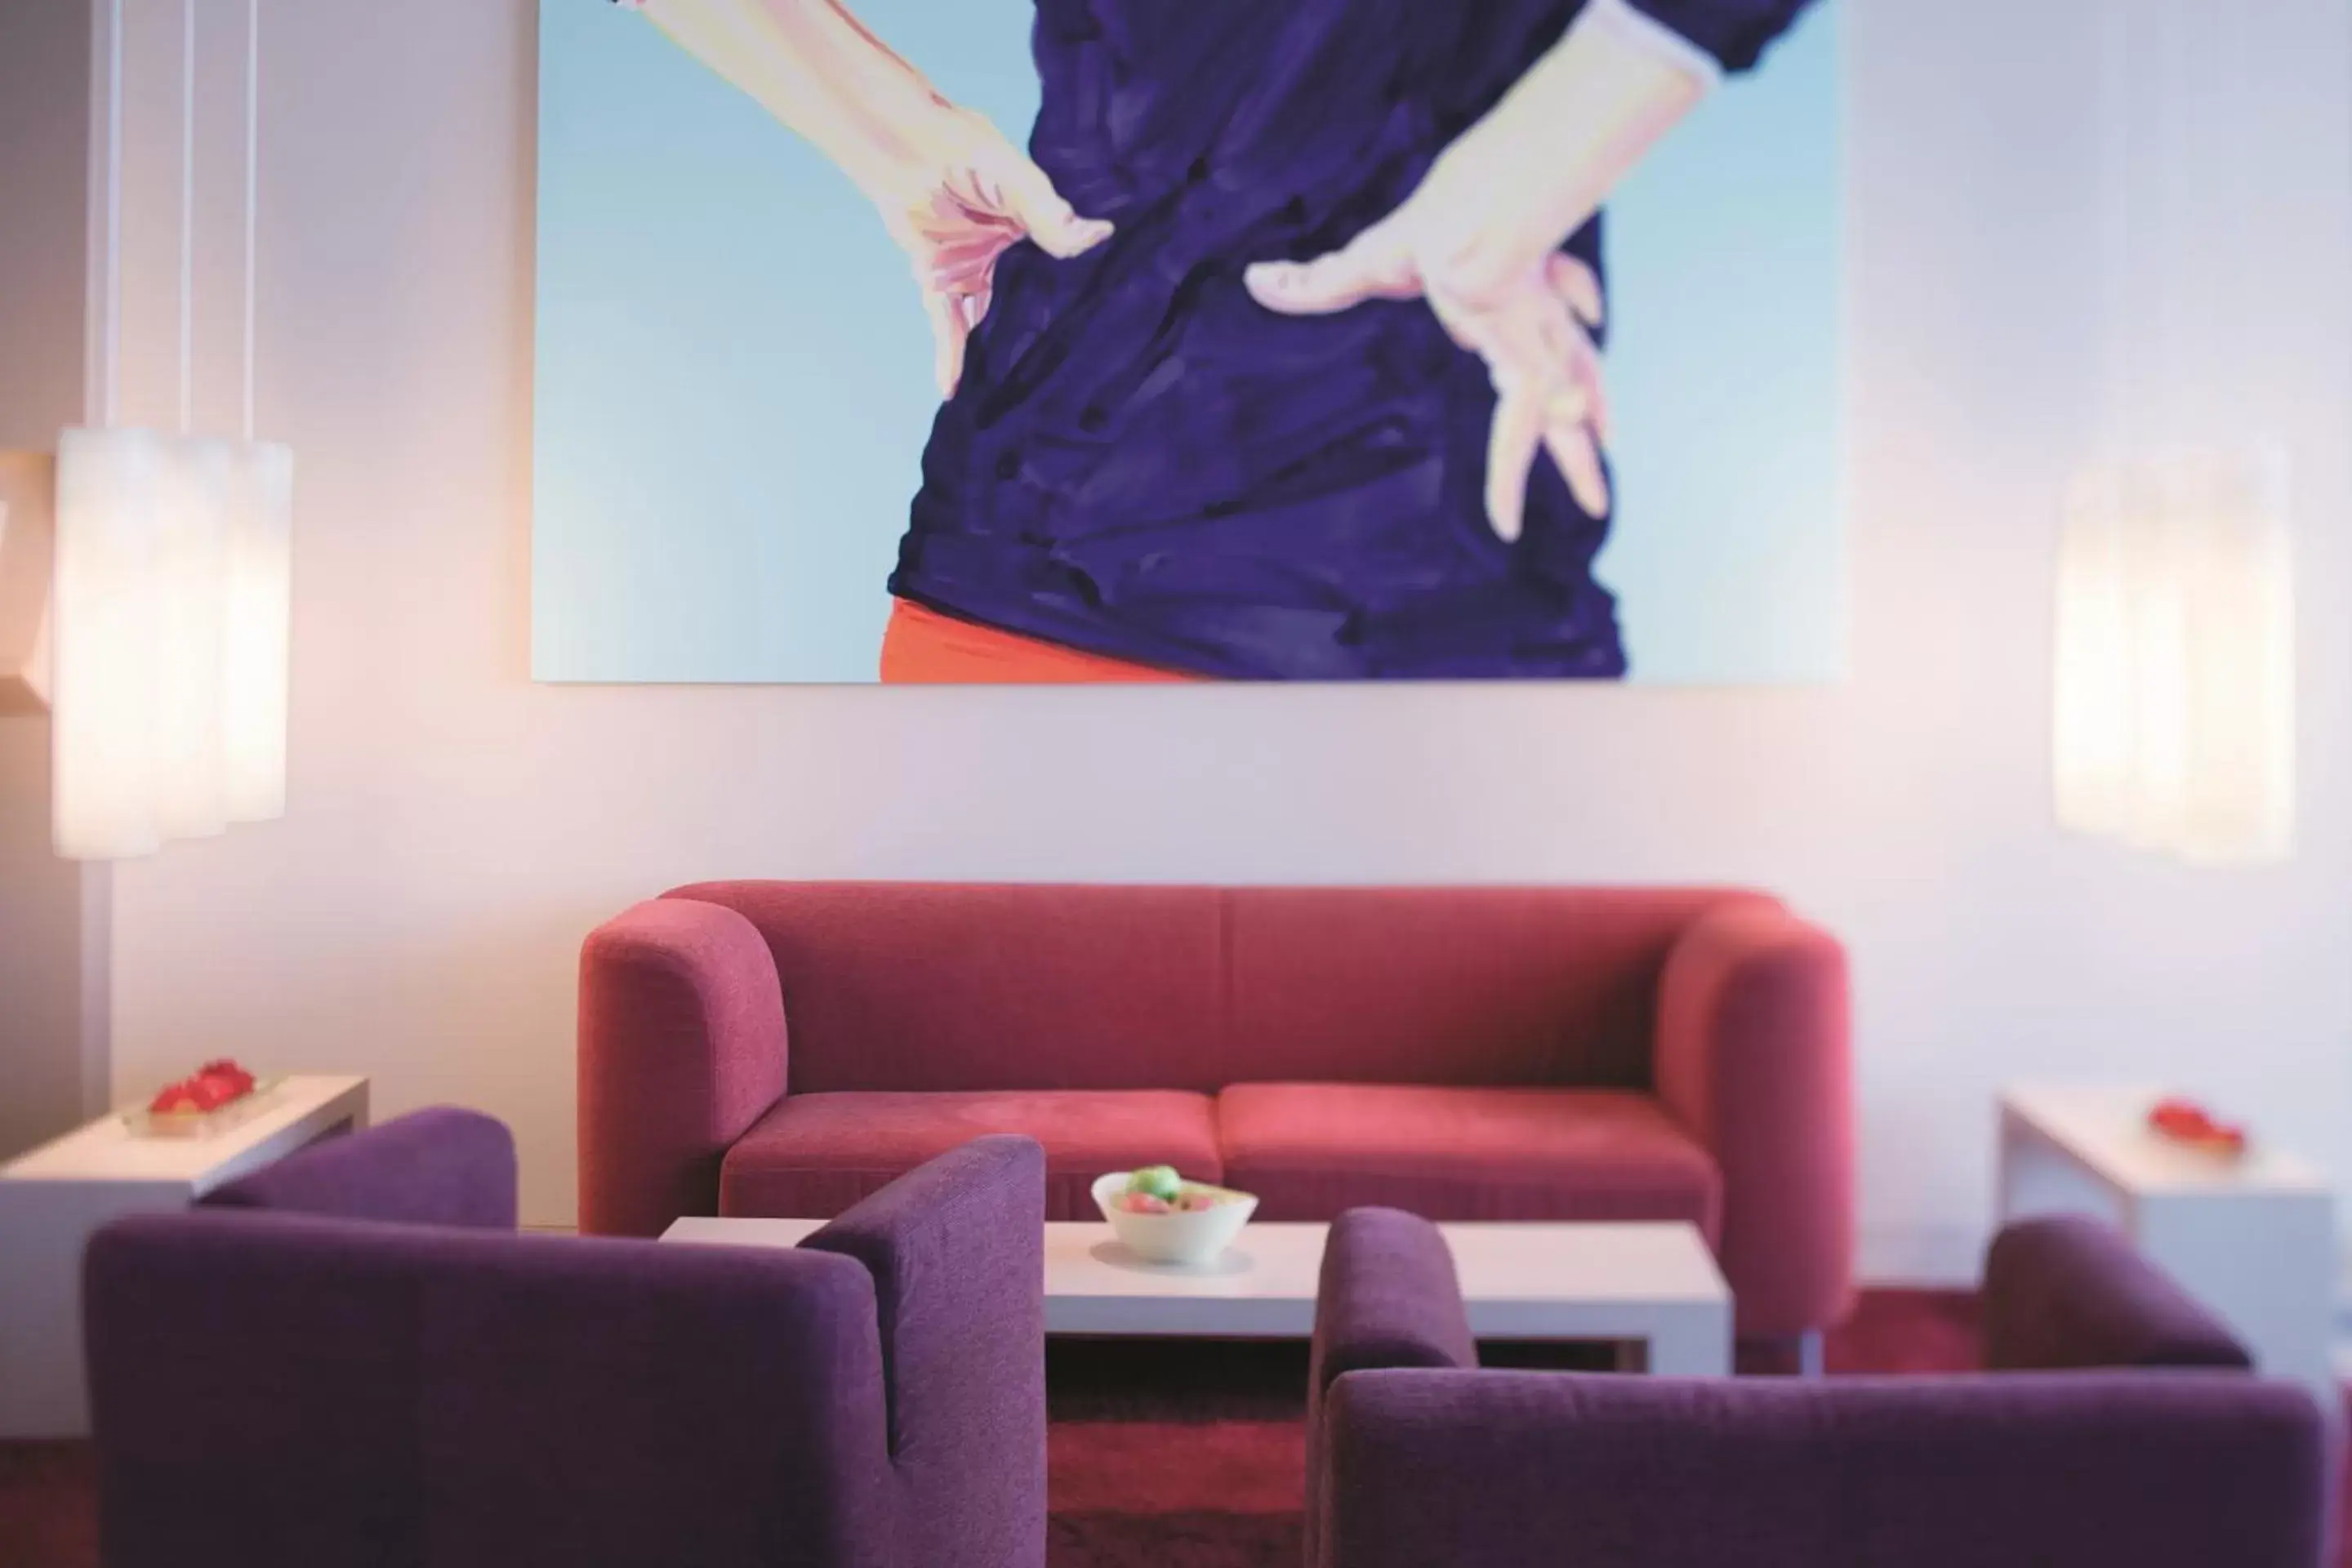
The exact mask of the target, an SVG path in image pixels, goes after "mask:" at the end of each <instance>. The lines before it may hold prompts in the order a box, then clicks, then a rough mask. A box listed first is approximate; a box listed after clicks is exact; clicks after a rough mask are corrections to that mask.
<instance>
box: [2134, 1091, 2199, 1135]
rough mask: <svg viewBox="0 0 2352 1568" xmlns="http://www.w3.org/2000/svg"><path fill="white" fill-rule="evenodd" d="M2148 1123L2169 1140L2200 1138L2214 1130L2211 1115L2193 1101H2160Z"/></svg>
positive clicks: (2149, 1114)
mask: <svg viewBox="0 0 2352 1568" xmlns="http://www.w3.org/2000/svg"><path fill="white" fill-rule="evenodd" d="M2147 1123H2148V1125H2149V1126H2151V1127H2153V1128H2155V1129H2156V1130H2157V1131H2158V1132H2161V1133H2163V1134H2164V1135H2165V1136H2166V1137H2168V1138H2184V1139H2193V1138H2199V1137H2202V1136H2203V1135H2205V1134H2206V1133H2208V1132H2210V1131H2212V1130H2213V1118H2212V1115H2211V1113H2210V1112H2209V1111H2207V1110H2206V1109H2205V1108H2204V1107H2203V1106H2201V1105H2200V1104H2198V1103H2197V1102H2196V1101H2195V1100H2160V1101H2158V1104H2157V1107H2156V1109H2155V1110H2151V1111H2149V1112H2148V1113H2147Z"/></svg>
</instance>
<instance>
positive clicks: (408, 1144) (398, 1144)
mask: <svg viewBox="0 0 2352 1568" xmlns="http://www.w3.org/2000/svg"><path fill="white" fill-rule="evenodd" d="M202 1202H203V1203H204V1205H205V1206H207V1207H212V1208H246V1209H270V1210H275V1211H277V1212H279V1213H285V1214H309V1215H326V1216H329V1217H332V1218H339V1219H368V1220H383V1221H391V1222H394V1223H396V1224H402V1225H441V1226H460V1227H463V1228H467V1229H476V1230H512V1229H513V1228H514V1227H515V1146H514V1134H513V1133H511V1132H509V1131H507V1128H506V1123H504V1122H502V1121H499V1120H498V1118H496V1117H494V1116H484V1115H482V1114H481V1113H480V1112H478V1111H473V1110H458V1109H457V1108H456V1107H455V1106H436V1107H434V1108H432V1109H429V1110H418V1111H414V1112H412V1113H410V1114H409V1115H406V1116H403V1117H399V1118H397V1119H395V1120H394V1121H387V1122H384V1123H383V1124H382V1125H381V1126H376V1127H370V1128H367V1129H365V1130H363V1131H358V1132H352V1133H349V1134H345V1135H339V1136H336V1137H331V1138H326V1139H322V1140H320V1142H316V1143H312V1144H310V1145H309V1146H308V1147H306V1148H302V1149H298V1150H296V1151H295V1152H293V1153H291V1154H289V1155H288V1156H286V1158H284V1159H283V1160H280V1161H278V1163H276V1164H273V1165H265V1166H263V1167H262V1168H261V1169H260V1170H258V1171H256V1172H254V1173H251V1174H250V1175H246V1176H240V1177H238V1178H237V1179H236V1180H235V1181H233V1182H228V1183H226V1184H223V1185H221V1186H219V1187H216V1188H215V1189H214V1190H213V1191H212V1192H210V1193H207V1194H205V1196H204V1198H203V1200H202Z"/></svg>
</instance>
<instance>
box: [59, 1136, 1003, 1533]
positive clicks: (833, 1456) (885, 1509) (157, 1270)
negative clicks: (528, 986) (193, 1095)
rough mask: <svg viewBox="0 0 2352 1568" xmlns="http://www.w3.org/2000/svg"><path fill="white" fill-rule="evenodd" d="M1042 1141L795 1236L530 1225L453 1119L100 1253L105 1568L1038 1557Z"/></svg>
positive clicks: (129, 1224)
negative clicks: (768, 1244) (634, 1232)
mask: <svg viewBox="0 0 2352 1568" xmlns="http://www.w3.org/2000/svg"><path fill="white" fill-rule="evenodd" d="M1044 1212H1045V1167H1044V1161H1043V1158H1042V1155H1041V1153H1040V1152H1039V1150H1038V1148H1037V1146H1036V1145H1035V1144H1034V1143H1032V1142H1028V1141H1026V1140H1024V1139H1017V1138H988V1139H982V1140H980V1141H979V1142H973V1143H970V1144H967V1145H965V1146H963V1147H961V1148H960V1149H957V1150H954V1151H953V1152H950V1153H948V1154H945V1155H942V1156H940V1157H939V1158H937V1159H935V1160H932V1161H931V1162H929V1163H928V1164H925V1165H923V1166H921V1167H919V1169H917V1170H915V1171H913V1172H911V1173H908V1175H906V1176H904V1177H902V1178H900V1179H899V1180H898V1181H897V1182H895V1183H893V1184H890V1185H889V1186H887V1187H886V1188H884V1189H883V1190H882V1191H880V1192H878V1193H877V1194H874V1195H873V1196H871V1197H869V1198H867V1199H866V1200H865V1201H864V1202H863V1203H861V1204H859V1205H856V1206H855V1207H854V1208H852V1209H850V1210H849V1211H848V1212H847V1213H845V1214H844V1215H842V1216H841V1217H840V1218H839V1219H837V1220H835V1222H834V1223H833V1224H831V1225H829V1226H826V1227H825V1229H824V1230H823V1231H821V1232H819V1233H818V1234H817V1235H815V1236H814V1237H810V1238H809V1240H808V1241H807V1242H806V1243H805V1244H804V1245H803V1247H800V1248H798V1249H793V1250H755V1249H751V1248H737V1247H695V1246H682V1245H677V1244H669V1245H664V1244H659V1243H655V1242H649V1241H636V1240H610V1239H602V1238H581V1237H551V1236H519V1235H516V1234H514V1233H513V1224H514V1152H513V1146H512V1143H511V1142H510V1140H509V1137H508V1134H507V1131H506V1129H505V1128H504V1127H502V1126H500V1125H499V1123H498V1122H496V1121H491V1120H489V1119H488V1118H486V1117H481V1116H476V1115H473V1114H470V1113H468V1112H464V1111H457V1110H431V1111H424V1112H419V1113H418V1114H416V1115H414V1116H410V1117H405V1118H403V1119H402V1120H400V1121H393V1122H388V1123H386V1124H384V1125H383V1126H381V1127H378V1128H375V1129H373V1130H372V1131H364V1132H360V1133H355V1134H353V1135H352V1136H351V1137H348V1138H342V1139H337V1140H333V1141H331V1142H326V1143H321V1144H320V1145H317V1146H315V1147H314V1148H312V1149H310V1150H308V1151H305V1152H302V1153H299V1154H297V1155H295V1156H293V1157H291V1158H289V1159H288V1160H287V1161H285V1162H284V1163H280V1164H278V1165H277V1166H274V1167H272V1168H271V1169H269V1170H268V1171H265V1172H262V1173H258V1174H257V1175H254V1176H252V1177H248V1178H247V1179H246V1180H244V1181H242V1182H239V1183H236V1184H232V1185H231V1186H229V1187H226V1188H225V1189H223V1190H222V1191H221V1192H220V1193H218V1194H215V1199H214V1201H213V1203H212V1205H209V1206H208V1207H207V1208H206V1209H203V1210H199V1211H196V1212H194V1213H189V1214H181V1215H152V1216H141V1217H137V1218H133V1219H126V1220H122V1221H120V1222H117V1223H116V1224H113V1225H110V1226H107V1227H106V1228H105V1229H103V1230H101V1231H100V1233H99V1234H98V1235H97V1236H96V1237H94V1238H92V1240H91V1243H90V1247H89V1254H88V1258H87V1260H86V1264H85V1310H86V1313H87V1317H88V1353H89V1370H90V1392H91V1405H92V1420H93V1427H94V1437H95V1440H96V1446H97V1450H98V1466H99V1489H100V1528H101V1532H102V1539H103V1544H104V1549H105V1555H106V1561H107V1563H109V1565H110V1568H149V1565H151V1564H152V1565H155V1568H162V1565H165V1564H169V1565H171V1568H213V1565H215V1564H219V1565H223V1568H226V1565H227V1564H231V1563H235V1564H239V1565H241V1568H247V1565H249V1568H294V1565H296V1564H304V1565H309V1564H318V1563H369V1564H380V1565H386V1568H391V1565H400V1568H411V1565H413V1568H475V1565H480V1568H490V1565H492V1564H509V1563H564V1564H567V1565H572V1564H586V1565H591V1568H593V1565H597V1564H613V1565H615V1568H617V1565H620V1564H632V1565H635V1564H644V1563H696V1564H709V1565H727V1568H734V1565H741V1568H754V1565H757V1568H784V1565H793V1568H800V1565H807V1568H819V1565H822V1568H917V1565H920V1568H1039V1565H1040V1564H1042V1563H1043V1562H1044V1559H1045V1369H1044V1352H1045V1339H1044V1312H1043V1301H1042V1280H1043V1277H1044V1265H1043V1260H1042V1258H1041V1257H1040V1255H1039V1248H1040V1245H1041V1240H1042V1232H1041V1227H1040V1220H1041V1218H1042V1216H1043V1214H1044Z"/></svg>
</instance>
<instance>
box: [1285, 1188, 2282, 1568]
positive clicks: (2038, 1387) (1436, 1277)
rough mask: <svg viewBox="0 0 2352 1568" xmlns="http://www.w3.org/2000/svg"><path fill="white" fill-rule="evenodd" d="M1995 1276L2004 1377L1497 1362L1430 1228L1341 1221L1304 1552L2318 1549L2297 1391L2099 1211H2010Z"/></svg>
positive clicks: (1940, 1562) (1807, 1559) (2247, 1559)
mask: <svg viewBox="0 0 2352 1568" xmlns="http://www.w3.org/2000/svg"><path fill="white" fill-rule="evenodd" d="M1986 1294H1987V1305H1986V1318H1987V1323H1988V1345H1987V1351H1988V1361H1989V1363H1990V1365H1991V1366H1992V1367H1993V1368H1995V1369H1996V1370H1997V1372H1998V1373H1999V1374H1998V1375H1990V1376H1979V1377H1939V1378H1916V1379H1903V1378H1852V1379H1847V1378H1839V1379H1832V1380H1829V1381H1826V1382H1819V1381H1797V1380H1790V1379H1778V1378H1759V1379H1728V1380H1719V1381H1711V1382H1695V1381H1677V1380H1668V1379H1654V1378H1646V1377H1608V1376H1579V1375H1573V1374H1564V1373H1513V1372H1496V1371H1486V1372H1482V1371H1478V1370H1476V1367H1477V1360H1476V1349H1475V1345H1474V1343H1473V1342H1472V1341H1471V1338H1470V1331H1469V1326H1468V1323H1467V1322H1466V1321H1465V1317H1464V1314H1463V1310H1462V1301H1461V1296H1460V1292H1459V1290H1458V1289H1457V1288H1456V1286H1455V1283H1454V1271H1453V1263H1452V1259H1451V1258H1449V1257H1448V1255H1447V1253H1446V1249H1445V1245H1444V1241H1443V1240H1442V1239H1440V1238H1439V1237H1438V1235H1437V1233H1436V1232H1435V1230H1434V1229H1433V1228H1432V1227H1431V1226H1428V1225H1426V1224H1425V1223H1424V1222H1423V1221H1421V1220H1419V1219H1416V1218H1414V1217H1412V1215H1405V1214H1402V1213H1398V1212H1396V1211H1394V1210H1382V1209H1360V1210H1357V1211H1354V1212H1352V1213H1350V1214H1349V1215H1344V1216H1343V1217H1342V1218H1341V1219H1340V1220H1339V1223H1338V1225H1336V1226H1334V1227H1333V1232H1332V1237H1331V1243H1330V1247H1329V1249H1328V1251H1327V1252H1326V1254H1325V1259H1324V1273H1323V1283H1322V1293H1321V1303H1320V1306H1319V1308H1318V1324H1317V1330H1316V1343H1315V1348H1314V1354H1313V1371H1312V1373H1311V1374H1310V1377H1311V1381H1310V1384H1309V1403H1310V1408H1309V1417H1308V1418H1309V1422H1310V1426H1309V1429H1308V1445H1309V1447H1308V1461H1307V1464H1308V1475H1307V1535H1308V1553H1309V1556H1308V1561H1309V1563H1310V1568H1407V1565H1411V1568H1428V1565H1430V1564H1436V1563H1443V1564H1445V1565H1446V1568H1522V1565H1524V1564H1527V1563H1547V1564H1556V1565H1558V1568H1864V1565H1874V1564H1879V1563H1902V1564H1904V1568H2062V1565H2063V1568H2076V1565H2080V1564H2086V1563H2129V1564H2131V1565H2132V1568H2211V1565H2213V1564H2216V1563H2229V1564H2231V1568H2317V1564H2318V1563H2320V1561H2321V1552H2322V1550H2323V1544H2324V1542H2325V1537H2326V1531H2325V1507H2326V1498H2327V1496H2328V1489H2327V1486H2326V1480H2325V1478H2324V1471H2325V1469H2326V1456H2325V1447H2326V1444H2325V1439H2324V1436H2323V1427H2322V1424H2321V1420H2320V1415H2319V1412H2318V1409H2317V1407H2316V1405H2315V1404H2314V1403H2313V1401H2312V1399H2311V1397H2310V1396H2309V1395H2308V1394H2306V1393H2305V1391H2304V1390H2303V1389H2302V1388H2300V1387H2298V1386H2294V1385H2291V1384H2274V1383H2269V1382H2265V1381H2263V1380H2261V1379H2257V1378H2254V1377H2252V1376H2249V1375H2245V1374H2244V1373H2242V1371H2241V1372H2237V1373H2230V1372H2221V1371H2216V1370H2214V1369H2215V1368H2217V1367H2231V1366H2234V1367H2238V1368H2242V1367H2243V1366H2244V1364H2245V1359H2244V1352H2243V1351H2242V1350H2241V1349H2240V1348H2238V1347H2237V1346H2236V1344H2235V1342H2233V1341H2231V1338H2230V1336H2229V1335H2228V1333H2227V1332H2226V1331H2223V1330H2221V1328H2220V1326H2219V1325H2218V1324H2216V1323H2214V1322H2213V1321H2212V1320H2211V1319H2210V1317H2208V1316H2207V1315H2206V1314H2205V1313H2204V1312H2203V1311H2202V1310H2200V1309H2199V1308H2198V1307H2197V1306H2196V1305H2195V1303H2194V1302H2192V1301H2190V1300H2189V1299H2188V1298H2187V1297H2186V1296H2184V1295H2182V1294H2181V1292H2180V1291H2179V1289H2178V1288H2177V1287H2175V1286H2173V1285H2172V1284H2171V1282H2170V1281H2168V1279H2165V1278H2164V1277H2163V1276H2162V1275H2161V1274H2158V1272H2157V1271H2156V1270H2154V1269H2153V1268H2150V1267H2149V1266H2148V1265H2147V1264H2146V1263H2145V1262H2144V1261H2142V1260H2141V1259H2140V1258H2137V1255H2136V1254H2134V1253H2132V1252H2131V1250H2130V1249H2129V1248H2128V1247H2126V1246H2124V1245H2123V1244H2122V1243H2121V1242H2120V1241H2119V1240H2118V1239H2117V1238H2116V1237H2114V1236H2113V1235H2112V1233H2109V1232H2105V1231H2104V1230H2102V1229H2101V1228H2099V1227H2096V1226H2086V1225H2084V1224H2083V1223H2081V1222H2077V1221H2048V1222H2036V1223H2035V1224H2033V1225H2030V1226H2018V1227H2014V1228H2013V1229H2012V1230H2011V1231H2010V1232H2009V1233H2007V1234H2005V1235H2004V1236H2003V1237H2001V1239H2000V1242H1998V1243H1997V1244H1996V1246H1995V1247H1994V1250H1993V1254H1992V1256H1991V1258H1990V1259H1989V1268H1988V1277H1987V1280H1986ZM2184 1364H2185V1365H2188V1366H2191V1367H2200V1368H2203V1369H2205V1370H2201V1371H2195V1370H2190V1371H2182V1370H2147V1368H2150V1367H2157V1368H2175V1367H2179V1366H2181V1365H2184ZM2119 1367H2128V1368H2131V1369H2133V1370H2129V1371H2121V1370H2116V1368H2119ZM2011 1368H2034V1369H2039V1370H2036V1371H2032V1372H2027V1371H2011V1370H2008V1369H2011ZM2099 1368H2105V1369H2107V1370H2093V1369H2099ZM2061 1369H2063V1370H2061Z"/></svg>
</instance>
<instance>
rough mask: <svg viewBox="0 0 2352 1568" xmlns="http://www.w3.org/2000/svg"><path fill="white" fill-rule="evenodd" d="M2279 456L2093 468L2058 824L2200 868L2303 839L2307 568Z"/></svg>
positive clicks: (2065, 545)
mask: <svg viewBox="0 0 2352 1568" xmlns="http://www.w3.org/2000/svg"><path fill="white" fill-rule="evenodd" d="M2288 488H2289V487H2288V475H2287V464H2286V459H2285V457H2284V454H2283V453H2280V452H2275V451H2267V450H2260V449H2248V450H2243V451H2234V452H2233V451H2224V450H2218V449H2203V450H2193V449H2186V450H2180V451H2176V452H2172V453H2169V454H2166V455H2162V456H2152V457H2147V458H2140V459H2137V460H2135V461H2130V462H2126V463H2120V464H2117V465H2115V466H2112V467H2108V468H2099V469H2095V470H2093V471H2091V472H2089V473H2086V474H2085V475H2084V476H2083V477H2082V478H2081V479H2078V480H2077V481H2076V483H2075V486H2074V493H2073V495H2072V496H2071V497H2070V498H2069V502H2068V507H2067V515H2066V523H2065V533H2064V537H2063V542H2062V544H2061V546H2060V552H2059V563H2058V624H2057V645H2056V646H2057V671H2056V694H2057V701H2056V722H2055V735H2054V741H2055V752H2054V757H2055V763H2056V784H2057V797H2058V819H2059V821H2060V823H2061V824H2063V826H2067V827H2070V828H2074V829H2075V830H2077V831H2079V832H2084V833H2091V834H2096V835H2100V836H2102V837H2111V838H2117V839H2121V840H2123V841H2125V842H2126V843H2129V844H2133V845H2136V846H2137V847H2142V848H2147V849H2154V850H2158V851H2162V852H2165V853H2168V854H2171V855H2174V856H2177V857H2179V858H2181V859H2184V860H2189V861H2193V862H2198V863H2200V864H2250V863H2263V862H2270V861H2276V860H2281V859H2284V858H2285V857H2286V856H2287V854H2288V853H2289V852H2290V850H2291V849H2292V848H2293V846H2294V732H2295V679H2294V547H2293V542H2292V539H2291V537H2290V530H2289V496H2288Z"/></svg>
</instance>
